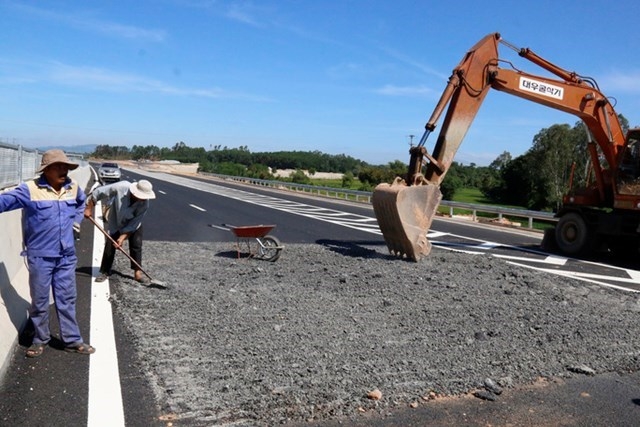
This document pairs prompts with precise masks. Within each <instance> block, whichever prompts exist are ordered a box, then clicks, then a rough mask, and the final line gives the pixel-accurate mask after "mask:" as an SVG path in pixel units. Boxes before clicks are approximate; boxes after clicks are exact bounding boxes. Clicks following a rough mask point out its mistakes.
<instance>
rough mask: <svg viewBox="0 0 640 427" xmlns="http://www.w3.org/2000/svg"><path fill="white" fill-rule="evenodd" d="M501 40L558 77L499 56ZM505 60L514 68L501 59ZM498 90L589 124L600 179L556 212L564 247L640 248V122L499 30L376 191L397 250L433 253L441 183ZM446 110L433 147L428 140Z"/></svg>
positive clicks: (462, 67)
mask: <svg viewBox="0 0 640 427" xmlns="http://www.w3.org/2000/svg"><path fill="white" fill-rule="evenodd" d="M499 43H501V44H504V45H506V46H507V47H509V48H511V49H513V50H515V51H516V52H517V53H518V55H519V56H520V57H522V58H525V59H527V60H528V61H530V62H532V63H533V64H535V65H536V66H538V67H540V68H542V69H544V70H545V71H547V72H548V73H551V74H553V75H555V76H556V77H557V78H550V77H544V76H538V75H534V74H529V73H526V72H523V71H521V70H519V69H516V68H515V67H514V66H513V64H511V62H509V61H505V60H502V59H500V58H499V55H498V44H499ZM505 63H506V64H508V65H510V67H511V68H502V67H500V66H499V65H501V64H505ZM490 89H493V90H496V91H499V92H504V93H507V94H510V95H514V96H517V97H519V98H522V99H525V100H528V101H531V102H535V103H537V104H541V105H543V106H546V107H550V108H554V109H556V110H560V111H563V112H565V113H569V114H572V115H574V116H576V117H578V118H580V119H581V120H582V121H583V123H584V124H585V127H586V129H587V130H588V135H587V136H588V143H587V148H586V150H587V151H588V154H589V158H590V165H589V167H590V171H591V174H590V176H591V177H593V179H592V180H591V181H590V182H588V183H586V184H584V188H570V189H569V191H568V193H567V194H566V195H565V197H564V199H563V206H562V207H561V208H560V209H559V210H558V212H557V214H556V216H557V217H558V219H559V221H558V225H557V226H556V229H555V241H556V243H557V246H558V247H559V249H560V250H561V251H562V252H564V253H566V254H569V255H575V254H578V253H581V252H583V251H585V249H587V248H588V247H590V246H594V244H595V243H601V242H602V241H606V242H608V244H609V247H610V248H616V247H620V246H621V245H620V241H621V240H624V241H625V242H631V243H630V244H625V245H624V250H627V249H628V248H630V247H632V248H633V249H634V250H635V251H636V252H637V251H638V246H639V245H640V243H639V242H640V142H639V141H640V129H632V130H630V131H629V133H628V134H627V135H625V132H624V130H623V129H622V126H621V124H620V121H619V118H618V115H617V113H616V112H615V110H614V108H613V106H612V105H611V103H610V101H609V99H608V98H607V97H606V96H605V95H603V94H602V93H601V92H600V90H599V88H598V86H597V84H596V82H595V81H594V80H593V79H591V78H587V77H582V76H580V75H578V74H577V73H575V72H569V71H567V70H564V69H563V68H560V67H558V66H556V65H554V64H553V63H551V62H549V61H547V60H545V59H543V58H541V57H540V56H538V55H536V54H535V53H534V52H532V51H531V50H529V49H528V48H525V49H517V48H515V47H514V46H513V45H511V44H509V43H507V42H506V41H504V40H502V38H501V36H500V34H498V33H494V34H489V35H487V36H485V37H484V38H482V39H481V40H480V41H479V42H478V43H476V45H474V46H473V47H472V48H471V49H470V50H469V51H468V52H467V53H466V54H465V55H464V57H463V58H462V61H461V62H460V63H459V64H458V65H457V66H456V67H455V68H454V69H453V72H452V74H451V77H450V78H449V81H448V82H447V86H446V88H445V90H444V92H443V93H442V95H441V97H440V99H439V101H438V103H437V104H436V106H435V109H434V111H433V113H432V115H431V117H430V118H429V120H428V121H427V123H426V125H425V132H424V134H423V136H422V138H421V139H420V142H419V143H418V144H417V145H416V146H412V147H411V148H410V150H409V154H410V158H409V168H408V172H407V175H406V176H405V177H397V178H396V179H395V181H394V182H393V183H391V184H387V183H382V184H379V185H378V186H377V187H376V188H375V190H374V192H373V198H372V204H373V208H374V212H375V215H376V218H377V220H378V224H379V226H380V230H381V231H382V235H383V236H384V239H385V242H386V244H387V247H388V249H389V251H390V253H391V254H393V255H395V256H397V257H400V258H406V259H409V260H412V261H418V260H420V259H421V258H423V257H425V256H427V255H428V254H429V252H430V250H431V244H430V243H429V241H428V240H427V232H428V231H429V228H430V227H431V224H432V222H433V219H434V217H435V215H436V213H437V209H438V205H439V204H440V201H441V199H442V194H441V192H440V184H441V183H442V180H443V179H444V178H445V175H446V173H447V171H448V170H449V167H450V166H451V164H452V163H453V160H454V157H455V154H456V152H457V151H458V148H459V147H460V144H461V143H462V140H463V139H464V137H465V135H466V133H467V131H468V129H469V127H470V126H471V123H472V122H473V120H474V119H475V116H476V114H477V112H478V110H479V109H480V107H481V105H482V103H483V101H484V99H485V97H486V95H487V93H488V92H489V90H490ZM443 113H445V115H444V119H443V120H442V125H441V129H440V132H439V134H438V137H437V140H436V142H435V145H434V148H433V151H432V154H429V153H428V152H427V149H426V147H425V142H426V140H427V137H428V136H429V135H430V134H431V133H432V131H433V130H434V129H435V128H436V124H437V123H438V121H439V119H440V116H441V115H442V114H443ZM629 183H632V184H633V185H630V184H629ZM636 184H637V185H636ZM622 237H623V239H621V238H622Z"/></svg>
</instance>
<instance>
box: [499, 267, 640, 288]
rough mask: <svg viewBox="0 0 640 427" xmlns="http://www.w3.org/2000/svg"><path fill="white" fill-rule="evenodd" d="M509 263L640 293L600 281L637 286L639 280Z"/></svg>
mask: <svg viewBox="0 0 640 427" xmlns="http://www.w3.org/2000/svg"><path fill="white" fill-rule="evenodd" d="M507 263H508V264H511V265H517V266H519V267H524V268H529V269H532V270H537V271H543V272H545V273H551V274H556V275H558V276H563V277H571V278H572V279H578V280H582V281H584V282H590V283H595V284H597V285H600V286H604V287H606V288H613V289H618V290H621V291H627V292H640V291H638V290H636V289H629V288H625V287H624V286H617V285H612V284H610V283H606V282H601V281H600V280H614V281H617V282H622V283H635V284H637V283H638V281H637V280H633V279H624V278H620V277H612V276H601V275H598V274H587V273H578V272H575V271H562V270H549V269H547V268H538V267H534V266H531V265H527V264H520V263H518V262H511V261H507ZM595 279H600V280H595Z"/></svg>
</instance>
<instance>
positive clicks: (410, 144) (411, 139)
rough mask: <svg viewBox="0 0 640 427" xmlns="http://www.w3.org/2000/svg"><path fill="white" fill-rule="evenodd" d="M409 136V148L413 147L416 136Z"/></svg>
mask: <svg viewBox="0 0 640 427" xmlns="http://www.w3.org/2000/svg"><path fill="white" fill-rule="evenodd" d="M408 136H409V146H411V147H413V137H414V136H415V135H408Z"/></svg>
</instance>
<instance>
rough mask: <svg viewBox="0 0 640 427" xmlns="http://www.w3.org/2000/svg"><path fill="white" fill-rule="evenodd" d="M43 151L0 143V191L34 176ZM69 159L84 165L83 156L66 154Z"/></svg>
mask: <svg viewBox="0 0 640 427" xmlns="http://www.w3.org/2000/svg"><path fill="white" fill-rule="evenodd" d="M43 153H44V151H39V150H37V149H31V148H25V147H23V146H22V145H13V144H7V143H4V142H0V190H2V189H5V188H8V187H14V186H16V185H18V184H20V183H21V182H23V181H26V180H27V179H30V178H33V177H34V176H36V171H37V170H38V168H39V167H40V162H41V160H42V154H43ZM66 154H67V157H69V159H71V160H73V161H76V162H78V163H80V165H81V166H84V165H85V164H86V161H85V160H84V155H82V154H77V153H66Z"/></svg>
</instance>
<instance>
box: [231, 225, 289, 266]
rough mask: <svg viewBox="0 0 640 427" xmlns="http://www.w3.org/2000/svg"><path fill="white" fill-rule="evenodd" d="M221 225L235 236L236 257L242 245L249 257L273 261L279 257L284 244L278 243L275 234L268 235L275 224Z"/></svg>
mask: <svg viewBox="0 0 640 427" xmlns="http://www.w3.org/2000/svg"><path fill="white" fill-rule="evenodd" d="M222 225H224V226H225V227H229V229H230V230H231V232H232V233H233V234H234V236H236V251H237V252H238V258H240V250H241V246H243V245H246V247H247V250H248V252H249V257H251V258H258V259H262V260H264V261H275V260H277V259H278V258H280V252H282V250H283V249H284V246H282V245H281V244H280V241H279V240H278V239H277V238H276V237H275V236H269V235H268V234H269V232H270V231H271V230H273V229H274V228H275V225H262V224H260V225H244V226H240V227H237V226H235V225H229V224H222ZM256 243H257V244H256Z"/></svg>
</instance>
